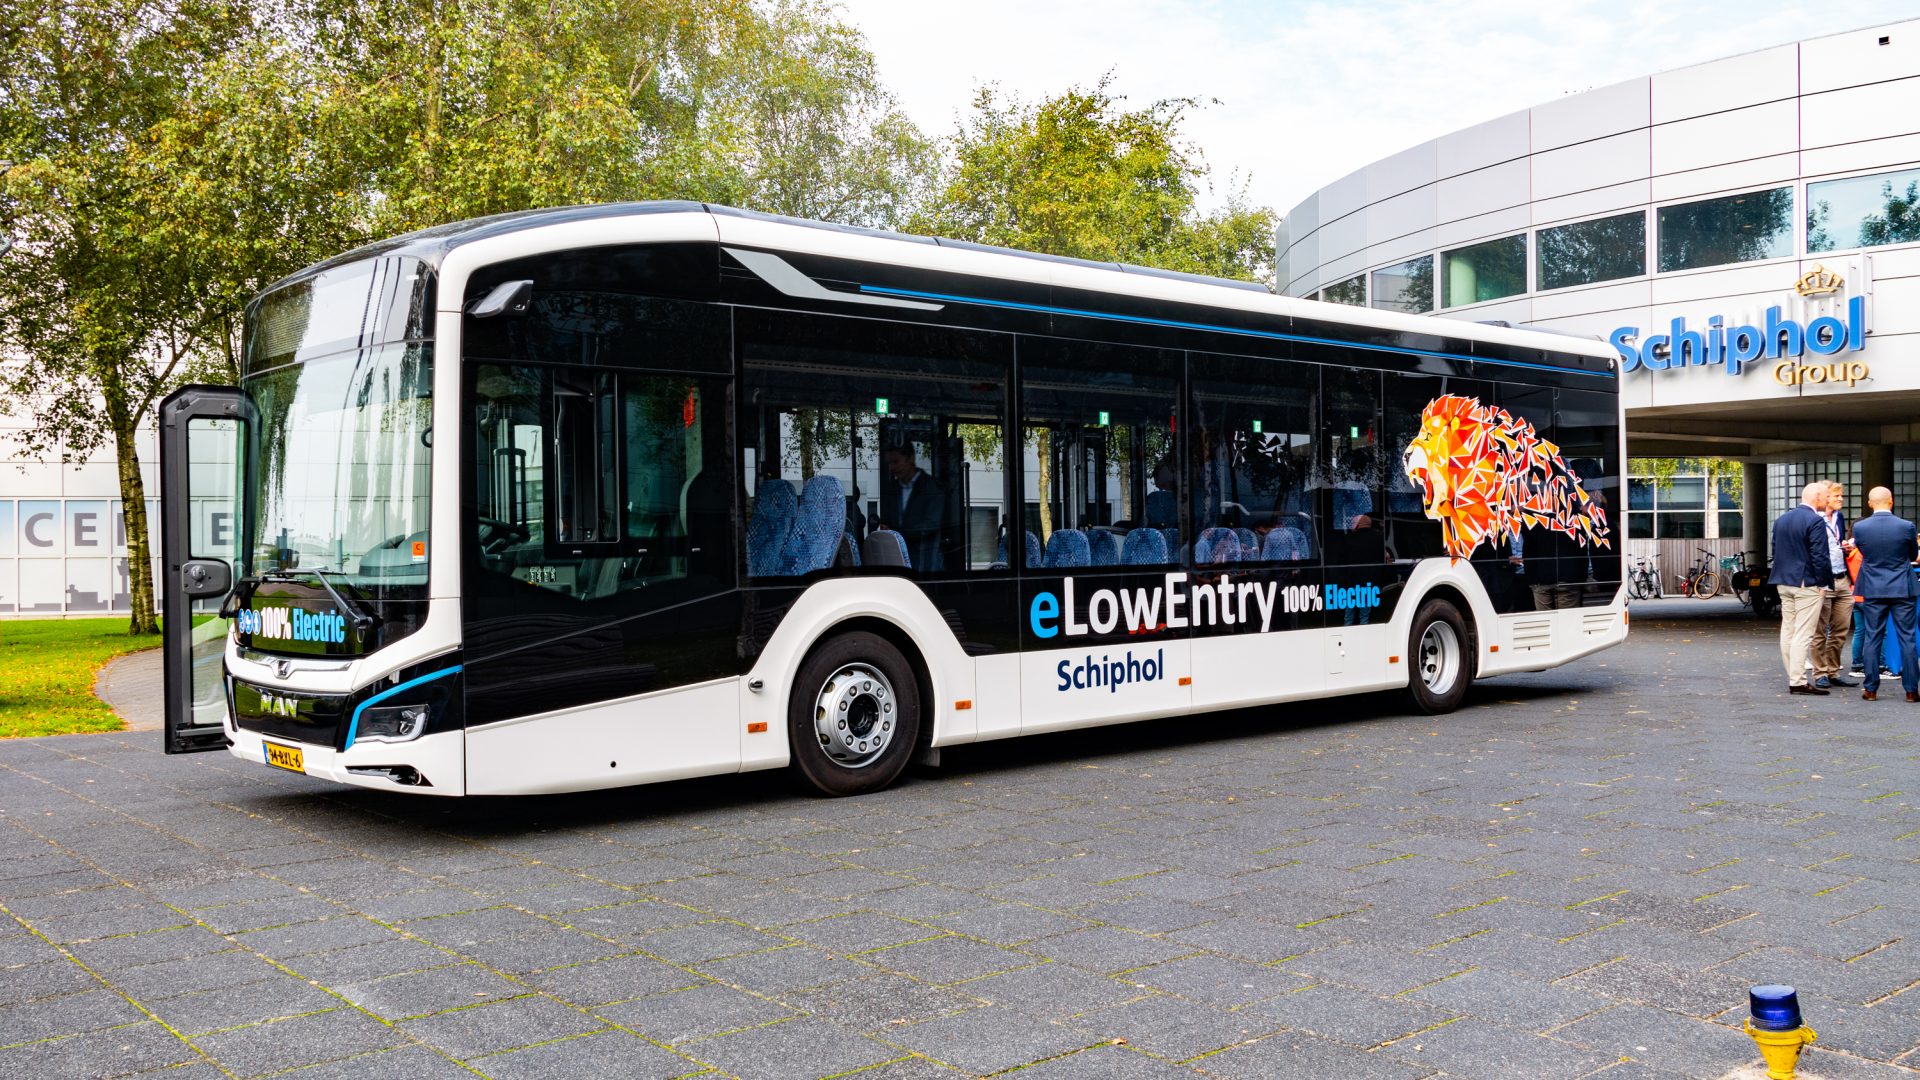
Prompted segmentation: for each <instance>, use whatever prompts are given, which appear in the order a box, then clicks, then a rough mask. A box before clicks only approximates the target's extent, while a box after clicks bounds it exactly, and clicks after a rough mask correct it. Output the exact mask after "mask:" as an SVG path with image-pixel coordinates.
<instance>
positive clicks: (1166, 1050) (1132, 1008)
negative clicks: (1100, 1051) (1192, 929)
mask: <svg viewBox="0 0 1920 1080" xmlns="http://www.w3.org/2000/svg"><path fill="white" fill-rule="evenodd" d="M1066 1022H1067V1023H1070V1024H1072V1025H1073V1026H1074V1027H1076V1028H1079V1029H1081V1030H1082V1031H1087V1032H1091V1033H1093V1034H1095V1035H1098V1036H1100V1037H1101V1038H1103V1039H1125V1040H1127V1043H1126V1044H1127V1045H1128V1046H1131V1047H1135V1048H1137V1049H1140V1050H1145V1051H1147V1052H1149V1053H1152V1054H1156V1055H1158V1056H1160V1057H1163V1058H1167V1059H1169V1060H1172V1061H1185V1060H1187V1059H1188V1058H1195V1057H1200V1056H1201V1055H1203V1054H1210V1053H1212V1052H1214V1051H1216V1050H1222V1049H1225V1048H1226V1047H1229V1046H1237V1045H1239V1044H1240V1043H1244V1042H1249V1041H1251V1040H1254V1039H1258V1038H1260V1037H1261V1036H1263V1035H1270V1034H1273V1033H1274V1032H1276V1031H1280V1030H1282V1029H1283V1028H1285V1027H1286V1025H1285V1024H1284V1023H1282V1022H1281V1021H1279V1020H1278V1019H1276V1018H1274V1017H1273V1016H1272V1015H1271V1014H1270V1013H1267V1012H1263V1011H1261V1010H1256V1009H1239V1010H1231V1011H1230V1010H1227V1009H1221V1008H1215V1007H1213V1006H1211V1005H1201V1004H1199V1003H1197V1002H1192V1001H1186V1000H1184V999H1182V998H1177V997H1173V996H1171V995H1168V994H1153V995H1150V996H1147V997H1141V998H1136V999H1134V1000H1132V1001H1128V1002H1126V1003H1124V1004H1119V1005H1114V1006H1111V1007H1109V1008H1104V1009H1097V1010H1094V1011H1092V1012H1086V1013H1081V1014H1079V1015H1078V1016H1075V1017H1073V1018H1071V1019H1070V1020H1068V1021H1066Z"/></svg>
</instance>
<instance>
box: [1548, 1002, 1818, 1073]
mask: <svg viewBox="0 0 1920 1080" xmlns="http://www.w3.org/2000/svg"><path fill="white" fill-rule="evenodd" d="M1814 1030H1816V1031H1817V1030H1819V1029H1818V1028H1816V1029H1814ZM1553 1037H1554V1038H1555V1039H1559V1040H1562V1041H1565V1042H1568V1043H1573V1044H1575V1045H1579V1046H1588V1047H1592V1048H1594V1049H1595V1050H1598V1051H1600V1052H1602V1053H1606V1054H1612V1055H1615V1056H1617V1057H1622V1058H1632V1059H1633V1060H1635V1061H1640V1062H1644V1063H1645V1064H1647V1065H1651V1066H1653V1067H1654V1068H1656V1069H1668V1070H1671V1071H1673V1072H1679V1073H1685V1074H1687V1075H1689V1076H1713V1077H1717V1076H1720V1075H1721V1074H1723V1073H1726V1072H1727V1071H1729V1070H1731V1069H1733V1068H1735V1067H1737V1066H1740V1065H1745V1064H1747V1063H1748V1061H1749V1060H1755V1061H1757V1060H1759V1056H1760V1055H1759V1053H1758V1052H1757V1051H1756V1050H1755V1049H1754V1046H1753V1041H1752V1040H1751V1039H1749V1038H1748V1037H1747V1035H1746V1034H1745V1033H1744V1032H1741V1031H1739V1030H1736V1029H1734V1028H1731V1027H1727V1026H1725V1025H1721V1024H1712V1023H1708V1022H1707V1021H1705V1020H1696V1019H1693V1018H1691V1017H1686V1016H1680V1015H1678V1014H1677V1013H1670V1012H1666V1011H1664V1010H1661V1009H1653V1008H1648V1007H1647V1006H1644V1005H1616V1006H1614V1007H1613V1008H1611V1009H1608V1010H1606V1011H1604V1012H1598V1013H1594V1014H1593V1015H1592V1016H1588V1017H1585V1018H1583V1019H1580V1020H1576V1021H1574V1022H1573V1023H1571V1024H1568V1025H1566V1026H1565V1027H1561V1028H1557V1029H1555V1030H1554V1032H1553ZM1809 1071H1811V1070H1809Z"/></svg>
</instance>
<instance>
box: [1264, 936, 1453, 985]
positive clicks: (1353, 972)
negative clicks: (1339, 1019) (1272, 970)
mask: <svg viewBox="0 0 1920 1080" xmlns="http://www.w3.org/2000/svg"><path fill="white" fill-rule="evenodd" d="M1468 966H1469V965H1467V964H1465V963H1462V962H1460V961H1459V960H1456V959H1454V958H1453V957H1452V956H1451V955H1450V954H1448V953H1446V952H1445V951H1444V950H1443V951H1440V952H1427V953H1416V952H1409V951H1407V950H1403V949H1387V948H1382V947H1380V946H1378V945H1335V946H1333V947H1332V948H1327V949H1320V950H1317V951H1315V952H1310V953H1306V954H1304V955H1300V956H1296V957H1294V958H1293V959H1291V960H1287V961H1286V962H1284V963H1282V964H1279V965H1278V967H1279V968H1280V969H1281V970H1284V971H1289V972H1293V973H1295V974H1299V975H1305V976H1310V977H1312V978H1314V979H1316V980H1322V981H1326V982H1337V983H1340V984H1342V985H1345V986H1352V987H1356V988H1358V989H1361V990H1368V991H1373V992H1376V993H1380V994H1385V995H1392V994H1399V993H1404V992H1406V991H1408V990H1411V989H1413V988H1414V987H1416V986H1423V985H1425V984H1427V983H1431V982H1436V981H1438V980H1440V979H1444V978H1447V977H1448V976H1450V975H1457V974H1459V973H1460V972H1462V971H1465V970H1466V969H1467V967H1468Z"/></svg>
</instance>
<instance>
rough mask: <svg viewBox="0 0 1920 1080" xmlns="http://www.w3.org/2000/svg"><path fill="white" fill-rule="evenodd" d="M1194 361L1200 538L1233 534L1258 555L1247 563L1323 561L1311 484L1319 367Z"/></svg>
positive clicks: (1194, 509)
mask: <svg viewBox="0 0 1920 1080" xmlns="http://www.w3.org/2000/svg"><path fill="white" fill-rule="evenodd" d="M1188 360H1189V364H1190V365H1191V366H1190V371H1191V375H1192V379H1193V405H1194V418H1193V420H1194V423H1193V440H1192V443H1191V449H1190V453H1191V455H1192V456H1191V461H1192V463H1193V468H1192V476H1193V485H1192V487H1193V490H1192V492H1191V493H1190V494H1191V499H1190V503H1191V513H1192V514H1193V523H1194V529H1195V535H1196V536H1197V535H1199V531H1200V530H1204V529H1208V528H1214V527H1219V528H1226V529H1232V530H1235V531H1236V535H1237V536H1238V537H1239V539H1240V541H1241V544H1242V546H1243V547H1246V548H1250V549H1251V550H1243V551H1242V552H1241V554H1240V558H1241V561H1242V562H1305V561H1308V560H1317V559H1318V558H1319V549H1318V547H1316V546H1315V545H1316V535H1317V534H1318V532H1319V530H1318V529H1317V528H1316V526H1315V524H1314V509H1315V508H1314V499H1313V487H1312V482H1313V469H1314V454H1313V450H1314V443H1315V441H1316V434H1317V432H1318V430H1319V425H1318V424H1317V423H1316V421H1315V416H1314V414H1315V411H1316V409H1315V407H1316V405H1317V399H1318V397H1319V392H1320V369H1319V368H1318V367H1315V366H1313V365H1309V364H1297V363H1290V362H1287V361H1284V360H1260V359H1253V358H1249V357H1240V356H1221V355H1216V354H1210V353H1191V354H1189V357H1188ZM1241 530H1244V531H1241ZM1248 538H1251V539H1252V543H1250V544H1249V543H1246V541H1247V540H1248Z"/></svg>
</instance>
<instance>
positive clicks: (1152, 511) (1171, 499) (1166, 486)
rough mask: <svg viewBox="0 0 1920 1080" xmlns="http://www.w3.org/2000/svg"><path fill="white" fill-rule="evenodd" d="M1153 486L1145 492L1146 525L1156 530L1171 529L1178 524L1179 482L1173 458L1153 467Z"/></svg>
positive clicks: (1162, 460)
mask: <svg viewBox="0 0 1920 1080" xmlns="http://www.w3.org/2000/svg"><path fill="white" fill-rule="evenodd" d="M1153 486H1154V487H1155V488H1156V489H1157V490H1154V491H1149V492H1147V524H1148V525H1150V526H1152V527H1154V528H1156V529H1171V528H1173V527H1175V526H1177V525H1179V524H1180V481H1179V476H1178V474H1177V473H1176V472H1175V471H1174V468H1173V458H1172V457H1171V456H1169V457H1163V458H1161V459H1160V464H1158V465H1155V466H1154V467H1153Z"/></svg>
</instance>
